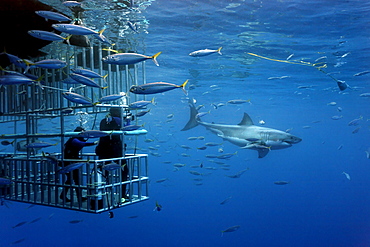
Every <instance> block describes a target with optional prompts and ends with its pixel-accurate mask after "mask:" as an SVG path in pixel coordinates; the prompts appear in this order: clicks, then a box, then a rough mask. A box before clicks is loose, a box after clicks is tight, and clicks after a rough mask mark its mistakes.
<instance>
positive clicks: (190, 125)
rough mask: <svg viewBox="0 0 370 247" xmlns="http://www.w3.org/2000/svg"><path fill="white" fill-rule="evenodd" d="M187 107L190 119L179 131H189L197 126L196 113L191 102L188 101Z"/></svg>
mask: <svg viewBox="0 0 370 247" xmlns="http://www.w3.org/2000/svg"><path fill="white" fill-rule="evenodd" d="M189 107H190V119H189V121H188V122H187V124H186V125H185V127H184V128H182V130H181V131H185V130H190V129H192V128H194V127H196V126H197V125H198V124H199V123H198V121H197V115H198V111H197V108H196V107H195V105H194V103H193V101H192V100H189Z"/></svg>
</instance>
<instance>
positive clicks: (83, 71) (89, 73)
mask: <svg viewBox="0 0 370 247" xmlns="http://www.w3.org/2000/svg"><path fill="white" fill-rule="evenodd" d="M71 71H72V72H73V73H75V74H79V75H83V76H86V77H89V78H105V77H107V76H108V74H107V75H105V76H102V75H100V74H98V73H96V72H95V71H92V70H88V69H82V68H78V69H71Z"/></svg>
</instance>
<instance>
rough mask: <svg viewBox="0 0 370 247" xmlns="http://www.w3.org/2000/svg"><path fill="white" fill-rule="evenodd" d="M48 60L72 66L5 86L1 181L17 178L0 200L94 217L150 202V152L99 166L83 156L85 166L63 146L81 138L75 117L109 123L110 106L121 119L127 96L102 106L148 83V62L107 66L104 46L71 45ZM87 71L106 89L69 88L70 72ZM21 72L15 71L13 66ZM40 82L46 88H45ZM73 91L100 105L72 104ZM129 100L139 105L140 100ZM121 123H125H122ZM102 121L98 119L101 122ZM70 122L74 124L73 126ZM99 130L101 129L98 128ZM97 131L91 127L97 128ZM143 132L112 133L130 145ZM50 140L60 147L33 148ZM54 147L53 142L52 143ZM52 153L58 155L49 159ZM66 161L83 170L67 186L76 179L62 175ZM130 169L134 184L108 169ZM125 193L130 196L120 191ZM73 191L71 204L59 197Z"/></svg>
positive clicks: (0, 108)
mask: <svg viewBox="0 0 370 247" xmlns="http://www.w3.org/2000/svg"><path fill="white" fill-rule="evenodd" d="M49 49H50V51H49V52H48V53H49V54H53V55H52V56H49V57H45V59H46V58H53V59H60V60H63V61H66V62H67V64H68V65H67V67H65V68H64V69H60V70H53V69H40V68H34V69H30V71H31V72H32V73H33V74H34V75H36V76H37V77H41V76H42V81H41V82H40V83H38V82H35V83H31V84H21V85H5V86H2V87H1V88H0V101H1V102H0V112H1V114H0V124H1V126H3V133H4V132H5V131H4V129H5V130H6V132H10V134H2V135H1V136H0V140H1V141H2V144H3V149H2V150H1V152H0V177H2V178H7V179H9V180H11V183H10V184H2V185H0V196H1V198H2V199H7V200H12V201H18V202H25V203H31V204H38V205H45V206H52V207H58V208H63V209H70V210H77V211H83V212H89V213H101V212H105V211H110V210H112V209H115V208H120V207H123V206H127V205H130V204H134V203H139V202H142V201H144V200H147V199H148V198H149V194H148V183H149V176H148V160H147V154H136V148H134V150H135V151H134V152H133V153H126V152H125V150H124V152H123V153H124V156H123V157H119V158H113V159H104V160H99V159H98V157H97V156H96V154H95V153H93V152H90V153H89V152H86V153H85V152H84V151H83V152H82V153H81V160H66V159H64V158H63V148H64V145H63V144H64V143H65V141H66V140H67V139H68V138H69V137H71V136H75V135H77V134H78V133H77V132H72V131H71V128H74V127H76V126H74V127H70V126H69V125H68V123H70V122H73V121H72V120H73V119H75V117H76V114H77V113H80V112H83V113H87V114H89V115H90V116H95V118H96V117H97V116H99V115H101V116H102V117H101V118H103V117H104V116H105V115H106V114H107V112H108V111H109V108H111V107H115V108H119V109H121V111H122V113H123V117H124V115H125V114H126V113H128V112H129V108H128V101H129V98H128V97H126V96H124V97H123V98H121V99H119V100H116V101H113V102H109V103H98V99H99V98H100V97H101V96H104V95H110V94H125V93H126V92H128V91H129V88H130V87H131V86H132V85H137V84H140V83H145V81H146V75H145V62H143V63H141V64H136V65H129V66H128V65H123V66H118V65H109V64H103V63H102V57H104V56H106V55H108V54H110V52H109V51H104V50H103V49H102V46H101V45H100V44H96V45H93V46H92V47H91V48H81V47H72V46H67V45H65V44H52V45H51V46H50V47H49ZM79 67H81V68H85V69H89V70H93V71H95V72H97V73H99V74H101V75H106V74H108V76H107V77H106V78H105V79H100V84H101V85H102V86H108V88H106V89H100V88H92V87H87V86H81V84H70V83H65V81H64V80H65V79H66V78H67V77H68V73H69V72H70V69H72V68H79ZM7 69H9V70H11V69H13V70H16V68H15V67H14V65H13V67H10V68H7ZM39 84H41V85H39ZM69 90H72V91H73V92H76V93H79V94H81V95H83V96H85V97H89V98H90V99H91V100H92V102H94V103H95V102H96V103H95V104H90V105H81V104H76V103H73V102H70V101H68V100H67V99H65V98H63V97H62V93H63V92H65V91H69ZM131 100H137V99H136V96H135V97H132V98H131ZM123 117H122V120H124V119H123ZM101 118H100V119H101ZM71 119H72V120H71ZM94 125H95V124H94ZM94 125H93V127H92V129H98V127H95V126H94ZM146 133H147V131H146V130H144V129H141V130H135V131H113V132H110V133H109V134H110V135H119V136H120V137H121V140H123V144H124V145H123V146H125V137H127V136H131V137H132V138H137V136H138V135H142V134H146ZM37 142H42V143H44V142H49V143H53V145H55V147H48V148H30V146H28V145H29V144H31V143H37ZM54 143H55V144H54ZM50 149H54V150H55V149H56V150H59V151H56V152H53V153H52V154H47V152H48V151H49V150H50ZM64 162H69V163H73V162H76V163H77V162H83V163H84V164H83V165H82V166H81V167H80V168H79V169H78V172H79V175H80V176H79V177H80V178H79V179H80V181H78V183H75V184H72V183H71V184H66V183H65V182H66V179H67V176H72V175H71V172H70V173H66V174H64V173H61V172H60V169H61V168H62V167H63V165H62V164H64ZM112 162H114V163H116V164H120V165H121V166H124V165H125V166H127V167H128V170H129V174H128V178H127V180H126V178H123V177H122V173H121V169H122V168H119V169H116V170H109V171H103V170H102V167H103V166H104V165H105V164H108V163H112ZM122 187H126V188H127V190H126V192H122ZM65 189H68V190H69V193H68V196H69V198H70V199H69V200H65V199H61V198H60V194H61V192H62V191H63V190H65Z"/></svg>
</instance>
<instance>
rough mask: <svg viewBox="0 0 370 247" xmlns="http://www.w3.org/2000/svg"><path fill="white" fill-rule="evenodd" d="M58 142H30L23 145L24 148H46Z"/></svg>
mask: <svg viewBox="0 0 370 247" xmlns="http://www.w3.org/2000/svg"><path fill="white" fill-rule="evenodd" d="M57 144H58V143H55V144H51V143H49V142H32V143H29V144H27V145H25V147H26V148H47V147H51V146H56V145H57Z"/></svg>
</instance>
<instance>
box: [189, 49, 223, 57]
mask: <svg viewBox="0 0 370 247" xmlns="http://www.w3.org/2000/svg"><path fill="white" fill-rule="evenodd" d="M221 49H222V47H220V48H218V49H217V50H210V49H204V50H199V51H193V52H191V53H190V54H189V56H192V57H204V56H208V55H211V54H213V53H218V54H220V55H222V53H221Z"/></svg>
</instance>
